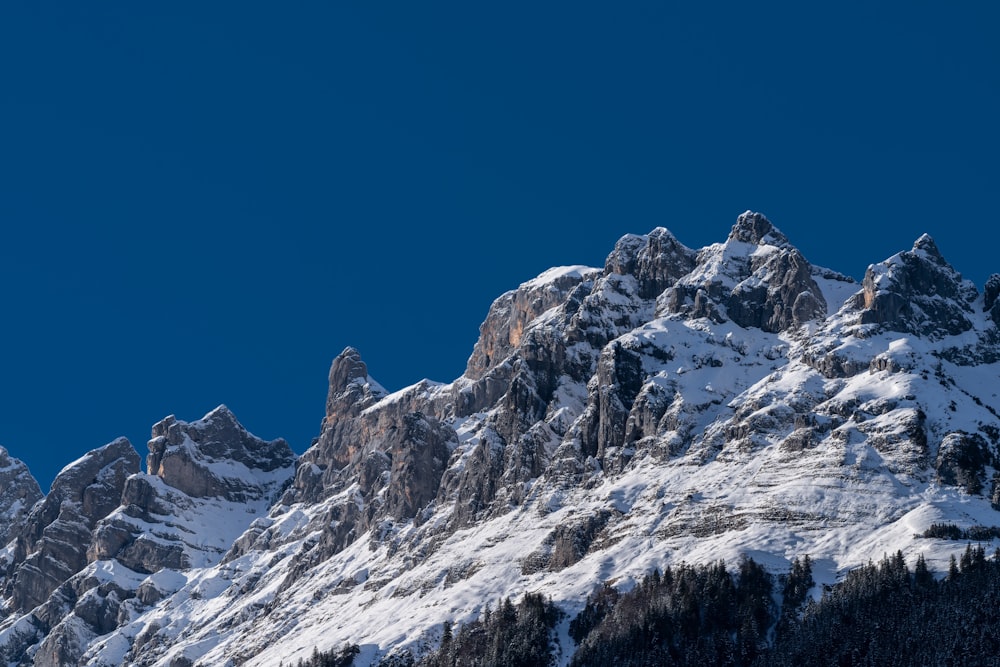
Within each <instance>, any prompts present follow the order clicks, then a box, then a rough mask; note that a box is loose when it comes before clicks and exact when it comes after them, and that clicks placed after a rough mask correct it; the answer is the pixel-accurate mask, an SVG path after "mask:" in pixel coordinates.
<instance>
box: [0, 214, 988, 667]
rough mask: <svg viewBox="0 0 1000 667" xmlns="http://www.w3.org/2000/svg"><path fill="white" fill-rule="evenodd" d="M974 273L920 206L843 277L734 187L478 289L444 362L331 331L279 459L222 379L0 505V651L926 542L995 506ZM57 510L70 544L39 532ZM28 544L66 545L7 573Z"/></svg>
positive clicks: (401, 630) (404, 620)
mask: <svg viewBox="0 0 1000 667" xmlns="http://www.w3.org/2000/svg"><path fill="white" fill-rule="evenodd" d="M998 296H1000V278H995V279H991V280H990V282H988V283H987V285H986V286H985V288H984V292H983V294H982V295H980V294H979V293H978V291H977V290H976V288H975V286H973V285H972V284H971V283H969V282H968V281H965V280H963V279H962V277H961V275H960V274H958V273H957V272H956V271H955V270H954V269H953V268H952V267H951V266H950V265H949V264H948V263H947V261H946V260H945V259H944V258H943V256H942V254H941V252H940V251H939V250H938V248H937V247H936V246H935V244H934V242H933V241H932V240H931V239H930V238H929V237H927V236H923V237H921V238H919V239H918V240H917V242H916V243H915V244H914V246H913V248H912V249H911V250H908V251H905V252H901V253H899V254H897V255H894V256H893V257H891V258H889V259H888V260H886V261H884V262H881V263H878V264H873V265H872V266H871V267H870V268H869V269H868V271H867V272H866V274H865V277H864V280H863V281H862V282H861V283H860V284H858V283H856V282H854V281H853V280H852V279H850V278H847V277H845V276H843V275H840V274H838V273H836V272H834V271H831V270H829V269H824V268H821V267H816V266H813V265H811V264H810V263H809V262H808V261H807V260H806V259H805V258H804V257H803V256H802V254H801V253H800V252H799V251H798V250H797V249H796V248H795V247H794V246H793V245H792V244H791V242H790V241H789V239H788V238H787V237H786V236H785V235H784V234H782V233H781V232H780V231H779V230H778V229H777V228H776V227H775V226H774V225H773V224H772V223H771V222H770V221H769V220H767V218H765V217H764V216H762V215H760V214H757V213H751V212H747V213H744V214H743V215H740V216H739V218H738V219H737V221H736V224H735V225H734V226H733V228H732V230H731V232H730V234H729V235H728V237H727V238H726V240H725V241H724V242H722V243H718V244H714V245H711V246H708V247H707V248H702V249H700V250H693V249H689V248H687V247H685V246H683V245H682V244H681V243H680V242H679V241H678V240H677V239H676V238H674V237H673V235H672V234H670V232H669V231H667V230H666V229H663V228H658V229H655V230H653V231H652V232H651V233H650V234H647V235H628V236H625V237H623V238H622V239H621V240H620V241H619V242H618V243H617V244H616V245H615V247H614V248H613V249H612V251H611V253H610V254H609V256H608V258H607V261H606V262H605V265H604V267H602V268H593V269H591V268H587V267H580V266H573V267H563V268H558V269H552V270H550V271H547V272H545V273H543V274H542V275H540V276H538V277H537V278H535V279H533V280H530V281H528V282H526V283H524V284H522V285H521V286H519V287H518V288H517V289H515V290H512V291H510V292H508V293H506V294H504V295H502V296H501V297H500V298H498V299H497V300H496V302H494V304H493V306H492V308H491V309H490V310H489V313H488V314H487V317H486V319H485V321H484V323H483V325H482V327H481V330H480V338H479V341H478V342H477V343H476V345H475V347H474V348H473V351H472V355H471V357H470V359H469V363H468V367H467V369H466V372H465V374H464V375H463V376H462V377H460V378H458V379H457V380H455V381H453V382H451V383H449V384H439V383H434V382H429V381H422V382H420V383H417V384H415V385H413V386H411V387H407V388H405V389H403V390H400V391H397V392H394V393H388V392H386V390H385V389H383V388H382V387H381V386H380V385H379V384H378V383H377V382H376V381H375V380H373V379H372V377H371V376H370V375H369V369H368V367H367V365H366V364H365V362H364V361H363V360H362V358H361V355H360V354H359V353H358V351H357V350H355V349H353V348H348V349H346V350H344V351H343V352H342V353H341V354H340V355H339V356H338V357H337V358H336V359H335V360H334V362H333V364H332V366H331V369H330V389H329V394H328V397H327V404H326V414H325V417H324V419H323V421H322V424H321V428H320V433H319V436H318V438H317V439H316V441H315V442H314V444H313V445H312V447H310V448H309V450H308V451H306V452H305V453H304V454H303V456H302V457H300V458H299V459H298V460H296V459H295V457H294V455H293V454H292V453H291V452H290V451H289V450H288V448H287V445H285V444H284V443H283V442H282V441H274V442H271V443H267V442H264V441H260V440H258V439H256V438H254V437H253V436H251V435H250V434H248V433H246V431H245V430H244V429H242V427H240V426H239V424H238V422H236V420H235V418H234V417H233V416H232V414H231V413H229V411H228V410H225V409H224V408H220V409H218V410H216V411H213V412H212V413H210V414H209V415H207V416H206V417H205V418H204V419H203V420H200V421H198V422H192V423H190V424H187V423H184V422H181V421H178V420H176V419H174V418H167V419H166V420H164V421H162V422H160V423H159V424H157V425H156V426H154V428H153V438H152V440H151V441H150V444H149V455H148V457H147V467H148V472H147V473H134V474H127V472H128V470H126V469H125V468H123V469H122V471H121V474H120V475H119V474H118V473H115V474H111V473H109V476H108V479H111V480H113V483H109V484H110V485H109V486H108V487H107V488H108V489H114V490H116V491H108V493H110V494H111V495H112V496H115V494H117V496H115V500H114V502H113V503H112V505H111V506H109V503H110V502H111V501H108V500H105V497H106V495H107V494H105V492H104V491H101V493H96V492H94V493H95V494H96V495H95V496H94V497H95V500H92V501H90V502H89V503H86V502H85V501H84V500H83V492H80V493H76V492H74V493H70V492H68V491H65V492H61V493H60V494H58V495H55V486H54V487H53V489H54V490H53V492H51V493H50V494H49V496H48V497H46V498H45V499H44V500H41V501H38V502H37V503H36V504H35V506H34V508H33V509H32V510H31V512H30V513H28V514H25V515H23V516H24V518H23V519H19V520H17V521H14V522H13V524H12V525H13V526H15V527H16V528H15V529H12V530H13V531H14V532H13V533H12V536H15V537H16V539H15V541H14V542H11V543H10V546H8V548H7V550H6V551H5V552H4V554H5V555H4V556H3V558H5V559H6V560H5V561H2V562H5V563H7V565H6V566H5V567H6V570H5V571H6V573H7V574H6V575H5V577H6V578H5V580H4V582H5V583H4V586H5V588H4V590H5V592H6V593H5V594H6V601H5V603H4V604H5V605H6V606H5V607H3V614H4V615H5V616H4V620H3V621H2V622H0V651H2V652H3V657H5V658H7V659H8V661H11V662H15V663H16V662H18V661H20V662H21V663H24V664H27V663H28V662H31V661H34V662H35V664H53V665H54V664H93V665H112V664H115V665H117V664H135V665H196V664H197V665H215V664H260V665H265V664H277V663H278V662H279V661H282V660H283V661H284V662H285V663H286V664H287V663H291V662H294V661H295V660H296V659H298V658H299V657H306V656H307V655H308V653H309V652H310V651H311V650H312V647H313V646H319V647H320V648H328V647H332V646H336V645H338V644H340V643H343V642H345V641H352V642H356V643H358V644H360V645H361V646H362V652H361V654H360V655H359V656H358V658H357V663H358V664H362V665H366V664H377V663H378V662H379V661H380V660H381V659H383V658H385V657H386V656H388V655H392V654H396V655H401V654H402V653H404V652H406V651H410V652H416V653H419V651H420V650H421V647H422V646H427V645H428V643H430V644H433V643H434V642H435V641H436V640H437V638H438V636H439V635H438V633H439V631H440V623H441V621H443V620H445V619H450V620H452V621H454V622H464V621H467V620H469V619H471V618H474V617H476V616H477V615H478V614H480V613H481V611H482V609H483V607H484V605H485V604H486V603H495V602H496V600H498V599H499V598H500V597H502V596H508V595H514V596H516V595H519V594H520V593H522V592H525V591H532V592H543V593H546V594H548V595H551V596H552V597H553V598H554V599H555V601H556V602H557V603H558V604H559V605H560V606H561V607H562V608H563V610H564V611H566V612H567V613H568V614H570V615H572V613H574V612H575V610H577V609H579V607H580V606H581V605H582V602H583V600H584V598H585V596H586V595H587V594H588V593H589V592H591V591H592V590H593V589H594V588H595V587H597V586H599V585H600V584H601V583H602V582H604V581H609V580H610V581H613V582H615V583H616V584H620V585H628V583H629V582H630V581H633V580H634V579H635V578H638V577H640V576H642V575H644V574H645V573H646V572H648V571H649V570H651V569H652V568H654V567H662V566H663V565H665V564H667V563H669V562H671V561H676V560H687V561H689V562H697V561H703V560H714V559H716V558H719V557H724V558H733V559H735V558H737V557H739V555H740V554H746V553H752V554H753V555H754V557H755V558H757V559H758V560H764V561H765V562H767V563H768V564H769V566H770V567H772V568H773V569H775V570H776V571H780V570H781V569H782V567H783V566H784V565H786V564H787V563H788V561H789V560H790V559H791V558H793V557H795V556H801V555H803V554H809V555H810V556H811V557H812V558H813V561H814V563H816V570H817V571H816V574H817V576H818V578H821V579H824V580H833V578H835V576H836V574H837V572H839V571H841V570H842V569H843V568H847V567H850V566H852V565H856V564H860V563H863V562H865V561H866V560H868V559H869V558H878V557H880V556H881V554H882V553H883V552H886V551H895V550H896V549H902V550H903V551H904V552H905V553H906V554H907V555H909V556H913V555H914V554H915V553H921V554H923V555H924V556H925V557H926V558H927V559H928V560H929V561H930V562H931V563H932V564H934V563H936V564H939V565H941V566H943V565H944V564H945V563H946V562H947V557H948V555H949V553H950V550H957V549H959V547H958V546H954V547H952V546H950V545H948V544H947V543H944V542H941V541H937V540H930V539H922V538H918V537H916V535H918V534H919V533H921V532H922V531H923V530H924V529H925V528H926V527H928V526H929V525H930V524H931V523H934V522H944V521H947V522H954V523H957V524H959V525H963V526H971V525H987V526H990V525H997V524H1000V515H997V514H996V510H995V509H994V508H995V507H998V506H1000V502H998V501H997V498H1000V482H998V481H997V480H998V479H1000V478H998V477H997V473H996V470H998V469H1000V449H998V448H1000V417H998V413H997V409H1000V405H998V404H997V399H996V393H995V388H994V385H995V379H996V377H997V374H998V372H1000V367H998V364H1000V334H998V329H997V317H998V316H997V314H996V313H997V312H1000V305H998V302H1000V299H998ZM121 454H122V456H123V457H124V456H125V454H124V452H121ZM126 458H127V457H126ZM4 465H6V464H4V460H3V459H2V458H0V474H3V473H2V471H3V470H4ZM122 465H123V466H124V465H125V464H122ZM126 467H127V466H126ZM102 469H103V468H102ZM116 470H117V469H116ZM132 472H134V471H132ZM84 476H86V475H84ZM102 479H103V478H102ZM75 484H76V485H75V486H73V487H72V488H74V489H76V488H77V487H78V486H79V483H75ZM28 486H29V487H30V485H28ZM101 488H102V489H104V488H105V487H103V486H102V487H101ZM25 489H27V490H24V491H23V492H22V491H18V492H16V493H15V494H14V495H17V494H18V493H21V494H22V496H19V497H23V498H29V497H33V496H32V495H31V490H30V488H28V487H25ZM50 499H51V500H50ZM98 500H99V501H98ZM5 502H7V505H4V504H2V503H0V511H2V508H3V507H5V506H6V507H14V506H16V505H17V501H5ZM25 502H27V501H25ZM84 505H86V506H87V507H89V509H88V510H86V511H84V510H83V509H82V508H83V507H84ZM64 506H65V507H66V508H67V509H65V510H64V509H63V507H64ZM77 507H79V509H78V510H77V509H74V508H77ZM57 510H58V511H57ZM73 512H79V513H80V514H81V516H86V517H90V518H89V519H86V520H82V519H80V518H79V517H77V516H76V515H75V514H73ZM63 513H65V516H66V517H68V518H72V519H73V521H72V522H69V523H66V524H60V523H59V521H58V517H59V516H62V515H63ZM87 521H89V523H87ZM70 525H72V527H73V528H72V530H74V531H76V532H74V533H73V539H74V540H75V542H76V543H79V544H86V547H85V548H84V549H83V551H82V552H81V551H80V550H78V549H77V550H70V551H69V552H66V553H63V552H61V551H60V550H59V549H57V548H56V545H57V544H58V543H60V540H61V539H62V538H58V539H57V537H58V536H59V535H63V533H60V532H57V531H66V530H68V528H67V526H70ZM53 526H54V527H53ZM46 530H48V531H49V533H48V535H49V536H50V539H49V540H48V542H46V541H45V540H46ZM46 544H48V545H49V546H45V545H46ZM963 546H964V545H963ZM46 549H47V550H46ZM37 553H44V554H48V555H49V556H50V557H51V559H53V560H54V561H55V562H58V563H65V566H64V569H63V570H59V573H57V574H54V575H52V576H49V577H47V578H41V579H38V582H41V583H37V582H36V583H31V582H33V581H35V580H33V579H32V578H31V577H32V576H34V575H32V574H31V573H32V572H34V570H32V568H35V570H38V569H40V565H39V563H41V562H42V561H43V560H44V561H45V562H46V563H48V560H49V558H48V557H47V558H45V559H43V558H42V557H41V556H35V557H33V556H31V554H37ZM32 558H34V560H31V559H32ZM46 567H48V568H49V571H50V572H56V570H54V569H53V568H54V567H55V566H54V565H50V564H47V565H46ZM60 577H61V580H60ZM22 589H23V590H22ZM29 612H30V613H29ZM567 622H568V621H567ZM555 640H556V641H558V642H559V643H560V646H561V647H562V651H563V656H564V658H567V659H568V656H569V655H570V654H571V652H572V650H573V644H572V640H570V639H569V637H568V634H566V627H565V623H564V624H563V626H562V627H561V630H560V631H559V633H558V634H557V636H556V637H555Z"/></svg>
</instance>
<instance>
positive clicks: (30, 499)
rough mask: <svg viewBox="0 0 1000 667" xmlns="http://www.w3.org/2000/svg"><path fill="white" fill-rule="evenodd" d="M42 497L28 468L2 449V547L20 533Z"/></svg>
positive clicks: (0, 501)
mask: <svg viewBox="0 0 1000 667" xmlns="http://www.w3.org/2000/svg"><path fill="white" fill-rule="evenodd" d="M42 497H43V496H42V490H41V489H40V488H39V487H38V482H36V481H35V478H34V477H32V476H31V473H30V472H29V471H28V466H26V465H25V464H24V463H22V462H21V461H20V460H18V459H15V458H13V457H12V456H10V455H9V454H8V453H7V450H6V449H4V448H3V447H0V546H2V545H5V544H7V542H8V540H9V539H10V538H11V537H12V536H14V535H16V534H17V533H18V531H19V530H20V526H21V524H22V522H23V521H24V519H25V517H27V515H28V512H30V511H31V508H32V507H34V505H35V503H37V502H38V501H39V500H41V499H42Z"/></svg>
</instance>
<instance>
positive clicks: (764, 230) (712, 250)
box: [657, 211, 827, 332]
mask: <svg viewBox="0 0 1000 667" xmlns="http://www.w3.org/2000/svg"><path fill="white" fill-rule="evenodd" d="M826 307H827V304H826V301H825V299H824V297H823V292H822V290H820V288H819V286H818V285H817V284H816V281H815V280H814V278H813V267H812V265H810V264H809V262H807V261H806V260H805V258H804V257H802V254H801V253H799V251H798V250H797V249H795V248H794V247H792V246H791V245H790V244H789V242H788V239H787V238H786V237H785V235H784V234H782V233H781V232H780V231H779V230H778V229H777V228H776V227H775V226H774V225H773V224H771V222H770V221H769V220H768V219H767V218H766V217H764V216H763V215H761V214H760V213H753V212H751V211H747V212H745V213H743V214H741V215H740V216H739V217H738V218H737V220H736V224H735V225H733V229H732V231H731V232H730V234H729V238H728V240H727V242H726V243H725V244H723V245H716V246H710V247H708V248H705V249H703V250H702V251H701V252H699V253H698V255H697V259H696V263H695V266H694V267H693V268H692V269H691V270H690V272H689V274H688V275H686V276H684V277H683V278H681V279H679V280H678V281H677V282H676V284H675V285H674V286H672V287H671V288H669V289H667V290H666V291H664V293H663V295H662V296H661V297H660V299H659V300H658V304H657V312H658V313H670V314H682V315H684V316H686V317H690V318H700V317H704V318H708V319H710V320H712V321H714V322H722V321H725V320H727V319H729V320H731V321H733V322H735V323H737V324H739V325H740V326H742V327H754V328H757V329H763V330H764V331H769V332H778V331H784V330H786V329H789V328H791V327H797V326H799V325H801V324H803V323H804V322H807V321H810V320H815V319H817V318H822V317H823V316H825V315H826Z"/></svg>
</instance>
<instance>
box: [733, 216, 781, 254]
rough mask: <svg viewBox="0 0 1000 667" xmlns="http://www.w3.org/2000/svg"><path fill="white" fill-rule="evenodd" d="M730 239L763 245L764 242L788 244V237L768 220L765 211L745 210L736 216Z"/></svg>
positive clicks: (777, 244) (779, 244)
mask: <svg viewBox="0 0 1000 667" xmlns="http://www.w3.org/2000/svg"><path fill="white" fill-rule="evenodd" d="M728 240H730V241H742V242H743V243H752V244H754V245H761V244H764V243H767V244H770V245H776V246H782V245H786V244H787V243H788V238H787V237H786V236H785V235H784V234H782V233H781V232H780V231H779V230H778V228H777V227H775V226H774V225H773V224H772V223H771V221H770V220H768V219H767V218H766V217H765V216H764V214H763V213H756V212H754V211H744V212H743V213H740V215H739V217H737V218H736V224H735V225H733V229H732V231H730V232H729V239H728Z"/></svg>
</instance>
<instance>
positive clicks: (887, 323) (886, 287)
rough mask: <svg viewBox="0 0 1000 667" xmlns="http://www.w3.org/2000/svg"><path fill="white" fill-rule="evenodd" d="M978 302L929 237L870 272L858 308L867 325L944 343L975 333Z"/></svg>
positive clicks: (874, 266) (872, 268) (972, 291)
mask: <svg viewBox="0 0 1000 667" xmlns="http://www.w3.org/2000/svg"><path fill="white" fill-rule="evenodd" d="M976 296H977V290H976V287H975V285H973V284H972V283H971V282H969V281H967V280H963V279H962V275H961V274H960V273H958V272H957V271H955V269H953V268H952V267H951V265H950V264H948V262H946V261H945V259H944V257H942V256H941V252H940V251H939V250H938V248H937V245H936V244H935V243H934V240H933V239H932V238H931V237H930V236H928V235H926V234H924V235H923V236H921V237H920V238H919V239H917V241H916V243H914V244H913V249H912V250H909V251H907V252H901V253H898V254H896V255H894V256H892V257H890V258H889V259H887V260H886V261H884V262H880V263H879V264H872V265H871V266H869V267H868V271H867V272H866V273H865V279H864V281H863V282H862V292H861V293H860V294H859V295H858V297H857V299H856V300H855V303H854V305H855V307H857V308H860V309H862V312H861V323H862V324H878V325H882V326H884V327H886V328H887V329H890V330H892V331H899V332H901V333H916V334H920V335H922V336H927V337H931V338H940V337H942V336H953V335H956V334H960V333H962V332H964V331H968V330H969V329H971V328H972V322H971V321H970V319H969V314H970V313H971V312H972V302H973V301H975V299H976ZM994 301H995V298H994Z"/></svg>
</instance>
